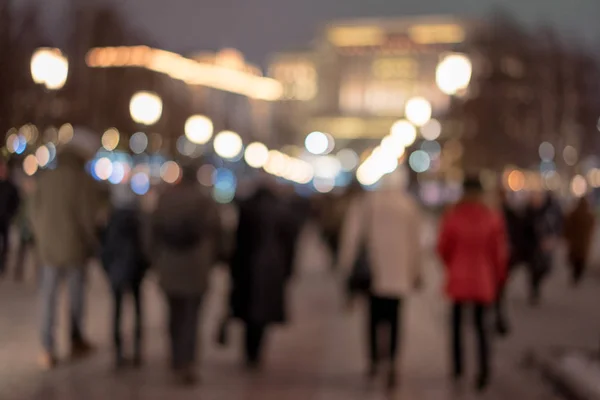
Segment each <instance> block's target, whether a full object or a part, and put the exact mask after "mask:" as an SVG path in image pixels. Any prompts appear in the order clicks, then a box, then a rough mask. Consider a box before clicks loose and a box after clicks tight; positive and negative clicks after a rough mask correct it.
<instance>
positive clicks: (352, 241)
mask: <svg viewBox="0 0 600 400" xmlns="http://www.w3.org/2000/svg"><path fill="white" fill-rule="evenodd" d="M403 185H404V177H403V176H402V175H401V174H400V173H399V172H397V173H394V174H390V175H387V176H386V177H385V178H384V179H383V181H382V187H381V189H380V190H379V191H377V192H366V193H365V194H364V195H361V196H357V197H356V198H355V199H354V201H353V202H352V204H351V205H350V208H349V210H348V213H347V215H346V221H345V223H344V231H343V235H342V238H343V239H342V249H341V251H342V252H341V257H342V258H341V262H342V265H341V266H340V268H341V269H343V270H346V271H347V270H351V269H352V268H353V266H354V264H355V262H357V260H358V259H359V258H360V257H366V262H367V264H368V268H369V269H370V271H371V272H370V273H371V285H370V290H369V319H368V330H367V334H368V342H369V347H368V348H369V356H370V367H369V376H370V377H375V376H376V375H377V374H378V372H379V370H380V363H381V362H382V361H386V362H388V363H389V369H388V370H387V384H388V386H389V387H390V388H392V387H394V386H395V385H396V379H397V364H398V353H399V345H398V341H399V338H401V337H402V333H401V332H402V326H403V324H402V319H403V314H404V313H403V308H404V303H405V301H406V298H407V297H408V296H409V295H410V293H411V291H413V290H414V289H416V288H418V287H419V286H420V283H421V274H422V272H421V271H422V251H421V231H422V225H423V220H422V217H421V213H420V210H419V207H418V206H417V204H416V202H415V201H414V200H413V199H412V198H410V197H409V196H408V195H407V194H406V193H405V189H404V187H403ZM361 251H364V252H365V253H364V254H363V255H361V254H360V252H361ZM385 329H387V331H386V332H387V338H386V339H387V340H384V341H382V339H383V337H382V334H383V333H384V330H385ZM383 343H386V344H387V348H386V349H383V348H382V347H383V346H382V345H383ZM382 354H385V358H386V359H385V360H382V359H381V355H382Z"/></svg>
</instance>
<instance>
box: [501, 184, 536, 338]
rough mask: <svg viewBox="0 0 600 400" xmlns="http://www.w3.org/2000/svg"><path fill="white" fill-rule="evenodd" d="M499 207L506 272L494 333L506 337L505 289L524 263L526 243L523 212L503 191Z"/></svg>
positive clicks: (508, 329) (508, 327)
mask: <svg viewBox="0 0 600 400" xmlns="http://www.w3.org/2000/svg"><path fill="white" fill-rule="evenodd" d="M499 197H500V207H501V211H502V215H503V216H504V223H505V226H506V232H507V236H508V245H509V247H508V250H509V257H508V270H507V277H506V280H505V281H504V284H503V285H502V286H500V288H499V290H498V297H497V299H496V303H495V308H496V309H495V317H496V318H495V324H496V331H497V333H498V334H499V335H501V336H506V335H508V334H509V332H510V326H509V322H508V315H507V311H506V289H507V286H508V282H509V279H510V275H511V273H512V271H513V270H514V269H515V268H516V267H517V266H518V265H519V264H521V263H523V262H525V261H526V254H527V252H528V249H527V241H526V237H525V234H524V224H525V221H524V215H523V210H521V209H518V208H515V207H513V205H512V204H510V202H509V199H508V197H507V195H506V192H505V191H501V192H500V194H499Z"/></svg>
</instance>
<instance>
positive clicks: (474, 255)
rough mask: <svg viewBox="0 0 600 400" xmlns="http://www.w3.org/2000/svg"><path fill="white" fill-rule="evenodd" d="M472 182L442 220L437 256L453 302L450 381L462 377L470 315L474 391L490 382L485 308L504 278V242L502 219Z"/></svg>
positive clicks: (488, 342)
mask: <svg viewBox="0 0 600 400" xmlns="http://www.w3.org/2000/svg"><path fill="white" fill-rule="evenodd" d="M482 194H483V190H482V187H481V183H480V182H479V180H478V179H476V178H467V179H466V181H465V183H464V197H463V199H462V200H461V201H460V202H459V203H458V204H457V205H456V206H454V207H453V208H452V209H451V210H449V211H448V212H447V213H446V215H445V216H444V219H443V222H442V225H441V229H440V236H439V242H438V252H439V255H440V257H441V259H442V261H443V262H444V265H445V267H446V293H447V295H448V297H449V298H450V300H451V301H452V318H451V332H452V334H451V343H452V360H453V369H452V371H453V378H454V379H455V380H456V381H458V380H460V379H461V378H462V376H463V372H464V363H463V353H464V349H463V314H464V313H465V311H466V310H467V309H470V311H471V312H472V313H473V314H472V315H473V320H474V325H475V330H476V333H477V345H478V358H479V372H478V376H477V383H476V387H477V389H478V390H484V389H485V388H486V387H487V386H488V384H489V381H490V375H491V370H490V339H489V335H488V330H487V326H488V325H487V321H486V319H487V314H488V309H489V307H490V306H491V305H492V304H493V302H494V301H495V300H496V296H497V294H498V289H499V288H500V286H501V285H502V284H503V282H504V280H505V277H506V264H507V257H508V255H507V240H506V233H505V228H504V223H503V221H502V218H501V216H500V215H499V214H498V213H496V212H495V211H493V210H492V209H490V208H488V207H487V206H486V205H484V204H483V202H482V200H481V198H482Z"/></svg>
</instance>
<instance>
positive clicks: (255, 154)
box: [244, 142, 269, 168]
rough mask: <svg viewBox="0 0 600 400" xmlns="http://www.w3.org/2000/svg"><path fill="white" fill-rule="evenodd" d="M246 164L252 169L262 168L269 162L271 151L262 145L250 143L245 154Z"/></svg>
mask: <svg viewBox="0 0 600 400" xmlns="http://www.w3.org/2000/svg"><path fill="white" fill-rule="evenodd" d="M244 159H245V160H246V163H247V164H248V165H249V166H250V167H252V168H262V167H263V166H264V165H265V164H266V163H267V161H268V160H269V149H268V148H267V146H265V145H264V144H262V143H259V142H254V143H250V144H249V145H248V147H246V151H245V153H244Z"/></svg>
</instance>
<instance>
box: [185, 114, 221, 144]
mask: <svg viewBox="0 0 600 400" xmlns="http://www.w3.org/2000/svg"><path fill="white" fill-rule="evenodd" d="M213 130H214V127H213V123H212V121H211V120H210V118H208V117H206V116H204V115H192V116H191V117H189V118H188V120H187V121H186V123H185V136H186V137H187V138H188V140H189V141H190V142H192V143H195V144H206V143H207V142H208V141H209V140H210V138H211V137H212V135H213Z"/></svg>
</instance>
